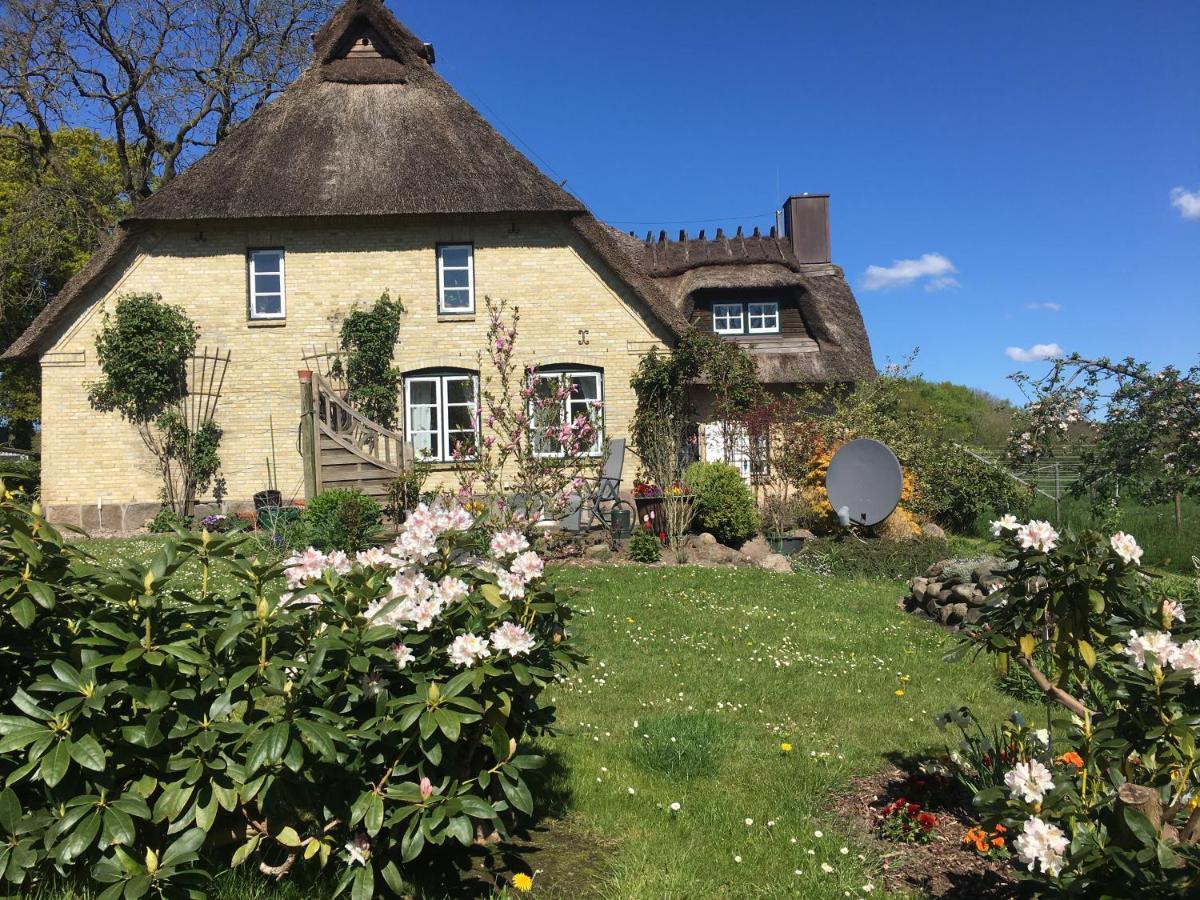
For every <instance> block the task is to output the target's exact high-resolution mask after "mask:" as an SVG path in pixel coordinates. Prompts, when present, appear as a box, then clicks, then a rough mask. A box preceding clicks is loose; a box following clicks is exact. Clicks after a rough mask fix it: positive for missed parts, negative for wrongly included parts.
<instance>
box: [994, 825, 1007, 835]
mask: <svg viewBox="0 0 1200 900" xmlns="http://www.w3.org/2000/svg"><path fill="white" fill-rule="evenodd" d="M1007 831H1008V829H1007V828H1005V827H1004V826H1003V825H997V826H996V834H1004V833H1006V832H1007Z"/></svg>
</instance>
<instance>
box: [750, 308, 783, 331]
mask: <svg viewBox="0 0 1200 900" xmlns="http://www.w3.org/2000/svg"><path fill="white" fill-rule="evenodd" d="M747 313H748V316H747V317H748V318H749V320H750V333H751V334H773V333H775V332H777V331H779V304H778V303H750V304H747Z"/></svg>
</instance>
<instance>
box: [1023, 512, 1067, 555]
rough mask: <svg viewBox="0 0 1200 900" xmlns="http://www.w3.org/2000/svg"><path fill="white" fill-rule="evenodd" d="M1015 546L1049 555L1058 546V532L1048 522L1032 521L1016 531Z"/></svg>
mask: <svg viewBox="0 0 1200 900" xmlns="http://www.w3.org/2000/svg"><path fill="white" fill-rule="evenodd" d="M1017 544H1018V545H1019V546H1020V547H1021V548H1022V549H1023V550H1036V551H1038V552H1039V553H1049V552H1050V551H1051V550H1053V549H1054V548H1055V547H1057V546H1058V532H1057V531H1055V530H1054V526H1052V525H1051V524H1050V523H1049V522H1043V521H1040V520H1038V519H1034V520H1033V521H1032V522H1030V523H1029V524H1028V525H1022V526H1021V527H1020V528H1019V529H1018V530H1017Z"/></svg>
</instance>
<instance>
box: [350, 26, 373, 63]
mask: <svg viewBox="0 0 1200 900" xmlns="http://www.w3.org/2000/svg"><path fill="white" fill-rule="evenodd" d="M379 46H380V45H379V39H378V37H377V36H376V35H375V33H374V32H373V31H372V30H371V29H367V30H365V31H363V33H362V34H360V35H359V36H358V37H356V38H355V39H354V41H353V42H352V43H351V44H350V47H349V48H348V49H347V50H346V52H345V54H344V56H343V58H345V59H379V58H380V57H382V56H383V54H382V53H380V52H379Z"/></svg>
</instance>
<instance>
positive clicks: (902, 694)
mask: <svg viewBox="0 0 1200 900" xmlns="http://www.w3.org/2000/svg"><path fill="white" fill-rule="evenodd" d="M894 693H895V695H896V696H897V697H903V696H904V691H894Z"/></svg>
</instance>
